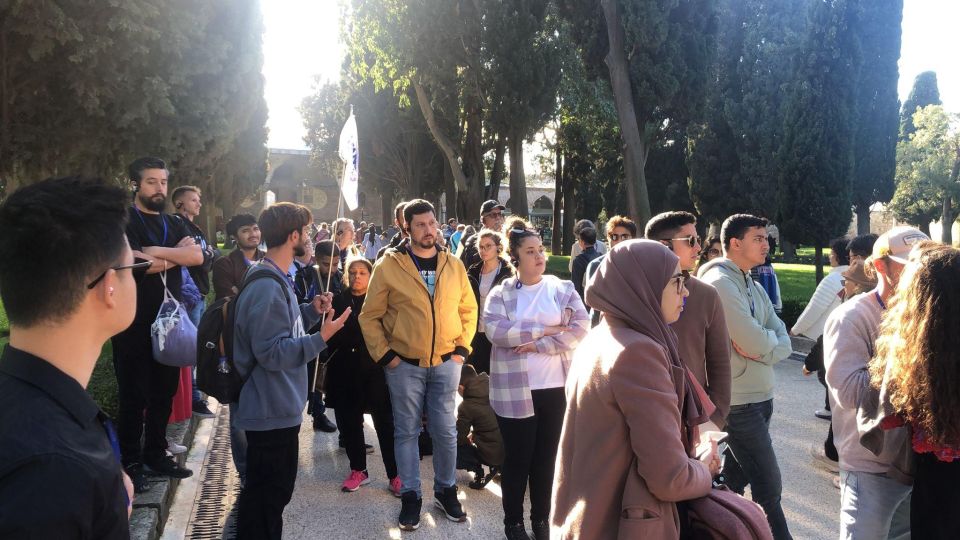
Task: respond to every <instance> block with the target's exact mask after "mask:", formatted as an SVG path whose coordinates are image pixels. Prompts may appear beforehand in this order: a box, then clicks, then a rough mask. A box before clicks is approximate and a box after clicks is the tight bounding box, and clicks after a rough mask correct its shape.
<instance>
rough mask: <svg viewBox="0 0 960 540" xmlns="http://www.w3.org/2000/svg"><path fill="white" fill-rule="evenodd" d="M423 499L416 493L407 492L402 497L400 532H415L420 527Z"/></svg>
mask: <svg viewBox="0 0 960 540" xmlns="http://www.w3.org/2000/svg"><path fill="white" fill-rule="evenodd" d="M422 506H423V499H421V498H420V497H417V492H416V491H406V492H404V493H403V495H401V496H400V520H399V521H400V530H401V531H415V530H417V528H418V527H420V509H421V507H422Z"/></svg>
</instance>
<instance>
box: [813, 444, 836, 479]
mask: <svg viewBox="0 0 960 540" xmlns="http://www.w3.org/2000/svg"><path fill="white" fill-rule="evenodd" d="M809 452H810V457H812V458H813V464H814V465H816V466H818V467H820V468H821V469H826V470H827V471H829V472H832V473H833V474H837V473H839V472H840V464H839V463H837V462H836V461H833V460H832V459H830V458H828V457H827V455H826V454H824V453H823V444H822V443H812V444H811V445H810V447H809Z"/></svg>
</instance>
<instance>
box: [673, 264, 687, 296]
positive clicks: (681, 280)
mask: <svg viewBox="0 0 960 540" xmlns="http://www.w3.org/2000/svg"><path fill="white" fill-rule="evenodd" d="M670 279H675V280H677V294H683V287H684V285H686V284H687V280H688V279H690V272H688V271H687V270H681V271H680V272H679V273H677V274H674V275H672V276H670Z"/></svg>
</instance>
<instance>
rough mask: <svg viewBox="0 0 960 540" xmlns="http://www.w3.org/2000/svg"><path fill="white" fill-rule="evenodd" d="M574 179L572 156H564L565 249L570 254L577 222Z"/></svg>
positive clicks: (563, 250) (564, 252) (565, 253)
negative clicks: (571, 171)
mask: <svg viewBox="0 0 960 540" xmlns="http://www.w3.org/2000/svg"><path fill="white" fill-rule="evenodd" d="M573 184H574V179H573V175H572V174H571V173H570V156H563V240H562V242H563V244H562V246H563V249H562V250H561V251H562V253H563V254H564V255H569V254H570V248H571V247H573V241H574V238H573V224H574V223H575V222H576V220H577V219H576V218H577V215H576V211H575V210H574V208H576V206H577V205H576V196H575V195H574V189H573Z"/></svg>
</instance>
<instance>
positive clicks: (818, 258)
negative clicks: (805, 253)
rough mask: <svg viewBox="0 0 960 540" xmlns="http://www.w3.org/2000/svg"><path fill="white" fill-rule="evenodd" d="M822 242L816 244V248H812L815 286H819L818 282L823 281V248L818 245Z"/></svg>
mask: <svg viewBox="0 0 960 540" xmlns="http://www.w3.org/2000/svg"><path fill="white" fill-rule="evenodd" d="M822 243H823V242H817V246H816V247H815V248H813V253H814V264H815V265H816V266H817V284H818V285H819V284H820V281H821V280H822V279H823V247H822V246H821V245H820V244H822Z"/></svg>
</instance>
